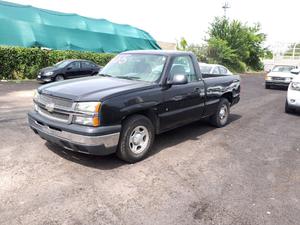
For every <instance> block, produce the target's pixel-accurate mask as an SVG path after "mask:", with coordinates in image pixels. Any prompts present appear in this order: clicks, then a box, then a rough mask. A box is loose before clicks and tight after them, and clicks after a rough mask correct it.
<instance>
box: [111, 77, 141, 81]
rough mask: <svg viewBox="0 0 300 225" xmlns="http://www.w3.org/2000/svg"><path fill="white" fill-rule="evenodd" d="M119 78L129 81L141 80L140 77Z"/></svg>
mask: <svg viewBox="0 0 300 225" xmlns="http://www.w3.org/2000/svg"><path fill="white" fill-rule="evenodd" d="M116 77H117V78H120V79H127V80H140V79H141V78H140V77H133V76H116Z"/></svg>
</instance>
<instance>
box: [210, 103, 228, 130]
mask: <svg viewBox="0 0 300 225" xmlns="http://www.w3.org/2000/svg"><path fill="white" fill-rule="evenodd" d="M221 110H225V115H224V117H223V113H222V112H221ZM221 114H222V115H221ZM229 115H230V104H229V101H228V100H227V99H226V98H221V99H220V102H219V105H218V109H217V112H216V113H215V114H214V115H213V116H211V117H210V122H211V124H212V125H214V126H216V127H219V128H220V127H224V126H226V125H227V123H228V118H229ZM222 117H223V118H222Z"/></svg>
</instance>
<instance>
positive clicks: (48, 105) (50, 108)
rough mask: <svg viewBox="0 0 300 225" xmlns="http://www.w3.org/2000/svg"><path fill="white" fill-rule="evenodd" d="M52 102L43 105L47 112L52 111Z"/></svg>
mask: <svg viewBox="0 0 300 225" xmlns="http://www.w3.org/2000/svg"><path fill="white" fill-rule="evenodd" d="M54 107H55V105H54V103H49V104H47V105H46V106H45V108H46V109H47V110H48V112H53V111H54Z"/></svg>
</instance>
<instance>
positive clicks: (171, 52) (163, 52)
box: [121, 50, 193, 56]
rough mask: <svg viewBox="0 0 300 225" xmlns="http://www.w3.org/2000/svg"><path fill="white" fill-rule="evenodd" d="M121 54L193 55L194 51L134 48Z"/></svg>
mask: <svg viewBox="0 0 300 225" xmlns="http://www.w3.org/2000/svg"><path fill="white" fill-rule="evenodd" d="M121 54H153V55H165V56H178V55H193V53H192V52H185V51H177V50H134V51H127V52H123V53H121Z"/></svg>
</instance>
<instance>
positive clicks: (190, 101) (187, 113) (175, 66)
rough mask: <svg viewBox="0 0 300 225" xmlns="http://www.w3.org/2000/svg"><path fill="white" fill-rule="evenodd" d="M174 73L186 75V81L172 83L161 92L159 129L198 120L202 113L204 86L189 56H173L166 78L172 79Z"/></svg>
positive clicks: (166, 128)
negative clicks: (178, 83)
mask: <svg viewBox="0 0 300 225" xmlns="http://www.w3.org/2000/svg"><path fill="white" fill-rule="evenodd" d="M176 74H184V75H186V76H187V79H188V83H187V84H181V85H172V86H171V87H169V88H167V89H166V90H164V91H163V92H162V93H163V98H164V103H163V107H162V108H163V109H162V110H163V112H162V113H161V114H160V129H161V130H168V129H172V128H175V127H177V126H180V125H183V124H186V123H189V122H191V121H194V120H198V119H200V118H201V117H202V115H203V111H204V102H205V87H204V83H203V81H202V80H200V79H199V78H198V75H197V74H196V72H195V69H194V65H193V62H192V59H191V58H190V56H178V57H175V58H174V60H173V63H172V67H171V70H170V74H169V77H168V80H172V78H173V76H174V75H176Z"/></svg>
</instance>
